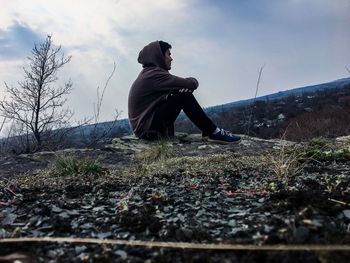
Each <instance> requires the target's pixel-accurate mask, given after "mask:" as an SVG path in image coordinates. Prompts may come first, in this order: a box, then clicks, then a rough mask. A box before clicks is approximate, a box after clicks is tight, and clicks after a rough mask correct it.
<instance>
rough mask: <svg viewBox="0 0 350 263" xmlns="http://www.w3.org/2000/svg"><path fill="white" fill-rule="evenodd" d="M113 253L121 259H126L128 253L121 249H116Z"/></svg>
mask: <svg viewBox="0 0 350 263" xmlns="http://www.w3.org/2000/svg"><path fill="white" fill-rule="evenodd" d="M114 254H116V255H118V256H120V257H121V258H122V260H126V259H127V258H128V254H127V253H126V252H125V251H124V250H121V249H118V250H117V251H115V252H114Z"/></svg>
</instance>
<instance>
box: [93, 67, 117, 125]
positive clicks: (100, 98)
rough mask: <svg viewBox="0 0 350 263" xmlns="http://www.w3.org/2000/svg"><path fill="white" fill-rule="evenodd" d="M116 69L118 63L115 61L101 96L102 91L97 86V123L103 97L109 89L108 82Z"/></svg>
mask: <svg viewBox="0 0 350 263" xmlns="http://www.w3.org/2000/svg"><path fill="white" fill-rule="evenodd" d="M115 69H116V63H115V61H114V62H113V70H112V73H111V74H110V75H109V77H108V79H107V81H106V83H105V86H104V87H103V90H102V93H101V96H100V92H99V87H97V105H96V109H95V123H97V122H98V121H99V118H100V111H101V106H102V101H103V97H104V95H105V91H106V89H107V86H108V83H109V81H110V80H111V79H112V77H113V75H114V72H115Z"/></svg>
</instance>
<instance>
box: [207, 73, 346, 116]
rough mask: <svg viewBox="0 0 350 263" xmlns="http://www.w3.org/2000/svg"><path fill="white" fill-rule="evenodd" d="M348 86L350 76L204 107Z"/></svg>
mask: <svg viewBox="0 0 350 263" xmlns="http://www.w3.org/2000/svg"><path fill="white" fill-rule="evenodd" d="M349 86H350V78H343V79H338V80H334V81H331V82H327V83H322V84H316V85H310V86H305V87H301V88H294V89H289V90H285V91H279V92H276V93H272V94H269V95H265V96H260V97H257V98H255V99H254V98H252V99H246V100H239V101H234V102H230V103H226V104H222V105H216V106H211V107H208V108H206V110H207V111H215V110H222V109H225V108H232V107H239V106H247V105H251V104H252V103H253V102H255V101H268V100H278V99H282V98H285V97H288V96H291V95H294V96H296V95H302V94H305V93H314V92H317V91H321V90H326V89H335V88H344V87H349Z"/></svg>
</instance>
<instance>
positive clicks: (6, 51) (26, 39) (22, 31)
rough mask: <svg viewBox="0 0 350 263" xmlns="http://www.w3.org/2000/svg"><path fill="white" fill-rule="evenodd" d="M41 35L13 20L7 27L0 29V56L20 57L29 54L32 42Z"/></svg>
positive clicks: (39, 39)
mask: <svg viewBox="0 0 350 263" xmlns="http://www.w3.org/2000/svg"><path fill="white" fill-rule="evenodd" d="M42 39H43V37H42V36H41V35H39V34H38V33H36V32H35V31H34V30H32V29H31V28H30V27H29V26H27V25H25V24H20V23H19V22H15V23H14V24H12V25H10V26H9V27H8V28H7V29H0V57H1V58H2V59H6V60H12V59H22V58H23V57H25V56H27V55H29V52H30V50H31V49H32V48H33V46H34V43H40V42H42Z"/></svg>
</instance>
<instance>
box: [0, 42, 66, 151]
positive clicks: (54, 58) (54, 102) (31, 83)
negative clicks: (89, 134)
mask: <svg viewBox="0 0 350 263" xmlns="http://www.w3.org/2000/svg"><path fill="white" fill-rule="evenodd" d="M60 51H61V46H59V47H53V44H52V39H51V36H47V38H46V40H45V42H44V43H42V44H40V45H36V44H35V46H34V48H33V49H32V56H31V57H28V60H29V68H23V70H24V80H23V81H19V82H18V86H16V87H13V86H9V85H7V83H5V86H6V91H7V94H8V95H9V98H8V99H6V98H5V99H4V100H3V101H0V114H1V115H2V116H3V117H5V118H8V119H13V120H16V121H19V122H20V123H23V125H24V126H25V127H27V129H28V130H29V131H30V132H32V133H33V136H34V138H35V141H36V146H37V149H40V148H41V146H42V142H43V134H46V133H47V132H49V131H52V130H53V129H55V128H60V127H62V125H63V124H65V123H67V122H68V120H69V119H70V118H71V116H72V113H71V111H69V110H68V109H65V108H63V106H64V104H65V102H66V101H67V99H66V98H64V97H65V95H68V94H69V93H70V91H71V89H72V83H71V81H68V82H66V83H64V85H63V86H59V87H57V86H54V83H55V82H56V81H57V80H58V77H57V72H58V70H59V69H60V68H62V67H63V66H64V65H65V64H67V63H68V62H69V61H70V59H71V56H68V57H65V55H64V54H62V55H59V53H60Z"/></svg>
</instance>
